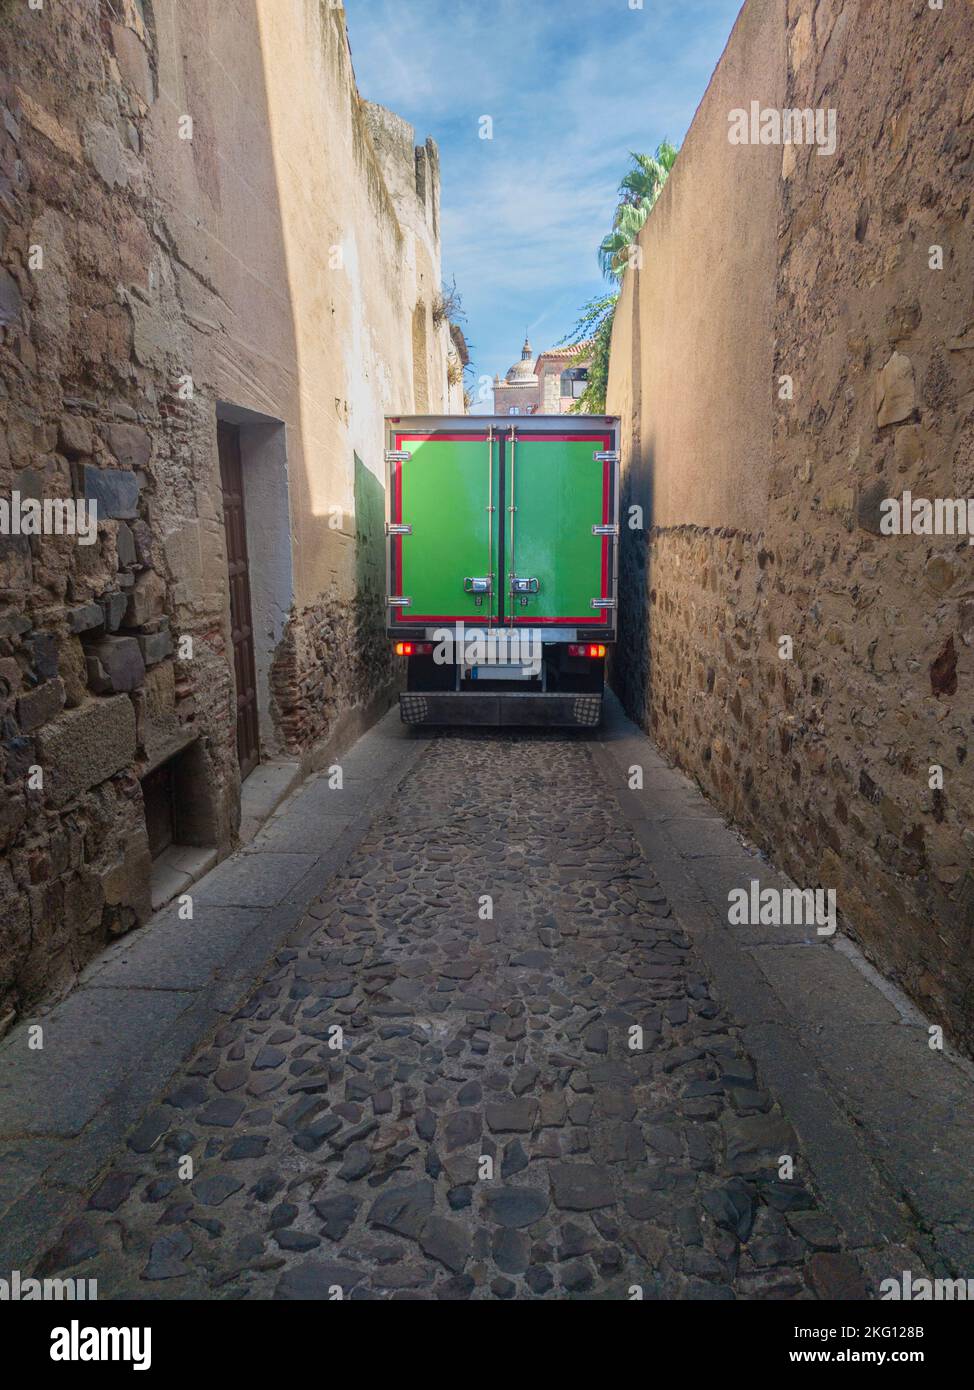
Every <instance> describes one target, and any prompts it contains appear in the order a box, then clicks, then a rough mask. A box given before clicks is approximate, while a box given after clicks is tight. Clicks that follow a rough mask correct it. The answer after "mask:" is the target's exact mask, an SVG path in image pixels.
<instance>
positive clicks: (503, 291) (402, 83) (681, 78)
mask: <svg viewBox="0 0 974 1390" xmlns="http://www.w3.org/2000/svg"><path fill="white" fill-rule="evenodd" d="M630 2H631V0H345V3H346V11H347V16H348V27H349V36H350V41H351V45H352V61H353V63H354V66H355V74H356V77H357V79H358V85H359V90H360V91H361V93H362V95H363V96H364V97H366V98H367V99H368V100H370V101H378V102H381V103H382V104H383V105H384V106H389V107H391V108H392V109H393V110H394V111H397V112H398V113H399V114H400V115H401V116H404V117H405V118H406V119H407V120H408V121H411V122H412V123H413V125H415V127H416V138H417V141H422V140H423V139H425V138H426V136H427V135H432V137H433V139H434V140H435V141H436V142H437V144H438V145H439V148H440V157H441V161H442V223H443V272H444V278H445V279H446V281H447V282H449V281H450V280H452V278H453V277H454V276H455V277H456V282H457V289H458V290H459V292H460V294H461V297H462V299H463V307H464V311H465V313H466V316H467V322H466V324H465V326H464V327H465V332H466V335H467V338H468V339H469V341H470V343H471V346H472V357H473V363H472V366H473V370H474V373H475V376H474V384H476V379H477V377H478V376H479V375H480V374H482V373H486V374H489V375H490V376H491V377H492V376H493V375H494V373H495V372H500V373H501V375H503V374H504V372H505V371H506V370H507V368H508V367H509V366H510V365H511V363H512V362H513V361H515V360H516V359H517V358H518V356H519V355H520V347H521V343H522V341H523V339H524V333H525V330H527V332H528V333H529V335H530V337H531V343H532V346H533V347H534V349H535V351H536V352H537V351H540V350H542V349H544V348H548V347H553V346H554V345H555V343H557V342H558V341H559V339H561V338H562V337H564V335H565V334H566V333H567V332H568V331H569V330H570V329H571V328H572V326H573V324H574V323H575V320H576V318H577V317H578V311H579V310H580V309H581V307H582V305H583V304H584V303H585V302H586V300H588V299H590V298H592V297H593V296H594V295H596V294H598V293H600V292H601V290H602V288H603V285H604V282H603V281H602V279H601V277H600V274H599V269H598V264H597V261H596V248H597V247H598V243H599V241H600V240H601V238H602V236H603V235H604V234H605V232H606V231H608V230H609V227H610V225H611V220H612V214H613V211H614V209H615V204H616V198H615V193H616V189H617V187H618V184H619V180H620V178H621V177H622V174H623V173H624V171H625V169H626V167H627V165H628V162H629V151H630V150H640V151H648V152H650V153H651V152H652V151H654V150H655V149H656V146H657V145H658V144H659V143H660V141H661V140H664V139H669V140H671V141H673V142H674V143H675V144H679V143H680V142H681V141H682V140H683V137H684V135H685V133H686V131H687V128H688V127H689V125H690V122H691V121H692V119H693V113H694V111H695V110H696V108H697V105H698V103H699V101H700V98H701V97H702V96H703V94H704V91H705V89H706V86H707V83H708V81H709V80H710V75H711V73H712V72H713V69H714V67H715V66H716V63H717V60H718V58H719V57H720V54H721V53H722V51H723V48H724V45H725V44H726V42H727V39H728V37H729V35H730V31H731V29H732V28H733V25H734V21H735V19H736V18H737V15H738V12H739V10H740V8H741V0H643V8H642V9H638V8H636V9H630ZM632 3H636V0H632ZM485 115H489V116H490V117H491V118H492V120H493V139H492V140H482V139H480V138H479V133H478V132H479V128H480V124H479V123H480V118H481V117H482V116H485ZM488 404H489V403H488ZM480 408H481V409H484V408H485V407H483V406H481V407H480Z"/></svg>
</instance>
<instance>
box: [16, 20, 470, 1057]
mask: <svg viewBox="0 0 974 1390" xmlns="http://www.w3.org/2000/svg"><path fill="white" fill-rule="evenodd" d="M0 74H2V75H0V102H2V107H3V110H2V116H3V123H2V126H0V363H2V366H0V498H3V499H9V503H12V502H13V500H14V499H15V498H20V499H25V498H26V499H30V498H34V499H49V500H50V499H60V502H63V503H65V504H68V503H70V504H72V505H73V504H74V502H76V501H81V502H88V501H95V502H97V507H98V511H97V516H98V522H97V535H96V536H94V537H93V538H92V543H91V544H83V543H79V541H80V538H79V537H78V536H73V535H67V534H63V535H56V534H40V535H25V534H14V533H13V532H12V530H11V527H10V526H9V525H8V526H7V534H4V535H2V536H0V722H2V730H0V734H2V737H0V772H2V780H3V798H2V802H0V1030H2V1028H3V1027H4V1026H5V1024H7V1023H9V1021H10V1020H11V1019H12V1018H13V1017H14V1016H15V1015H16V1013H17V1012H18V1011H20V1010H21V1009H23V1008H24V1007H25V1006H27V1005H29V1004H30V1003H31V1002H32V1001H33V1000H35V999H36V998H38V997H39V995H40V994H41V993H42V992H43V991H45V990H48V989H50V988H52V987H59V986H62V985H64V984H66V983H67V982H69V981H70V980H71V979H72V978H74V976H75V975H76V974H77V972H78V970H79V969H80V967H81V966H82V965H83V964H84V963H85V961H86V960H87V959H88V958H90V957H91V956H92V955H93V954H94V953H95V952H96V951H97V950H98V949H99V948H100V947H101V946H102V945H103V944H104V943H105V942H106V941H107V940H108V939H110V938H111V937H113V936H116V935H118V934H120V933H123V932H126V931H128V930H129V929H130V928H132V927H134V926H136V925H137V924H139V923H141V922H142V921H144V920H145V918H146V917H147V915H148V914H149V912H150V909H151V906H152V903H153V898H154V897H155V900H156V901H159V900H161V899H164V898H165V897H166V896H167V895H169V894H172V893H173V892H175V891H180V890H181V889H182V888H184V887H186V886H187V885H188V884H189V883H190V882H191V880H192V878H193V876H194V875H196V874H198V873H199V872H200V871H202V869H203V868H204V867H205V866H207V865H208V864H209V863H211V862H213V860H214V859H216V858H219V857H222V856H224V855H225V854H227V853H228V852H229V850H230V849H231V848H232V847H233V846H234V844H235V843H236V841H237V835H238V826H239V824H240V818H241V789H242V787H243V789H244V792H245V793H246V790H247V783H246V781H245V779H246V777H247V775H248V774H251V775H253V781H252V782H251V783H250V785H251V786H255V785H257V784H258V783H260V782H261V777H262V776H263V771H262V773H261V774H258V775H254V769H255V768H257V767H259V766H260V765H261V764H264V765H265V766H266V765H267V764H268V763H270V765H271V766H272V767H275V766H284V767H287V766H291V767H294V768H297V769H301V768H306V767H308V766H310V765H320V764H321V763H322V762H324V761H329V760H330V759H331V757H333V756H334V754H335V751H336V749H340V747H342V746H344V743H343V741H345V740H347V739H349V738H350V737H351V736H352V734H353V733H354V731H355V729H356V728H357V727H358V726H360V725H361V724H362V723H363V722H365V721H366V720H368V719H369V718H370V717H372V715H373V713H374V712H376V711H378V710H379V709H381V708H382V707H383V702H384V701H385V700H387V699H388V698H389V694H390V691H391V688H392V686H393V685H394V683H395V678H396V672H395V670H394V667H393V664H392V662H391V659H390V656H389V649H388V643H387V642H386V641H385V639H384V631H383V629H384V611H383V607H382V602H383V521H384V513H383V476H384V462H383V431H382V419H383V415H384V414H385V413H386V412H395V411H402V412H404V413H405V412H411V411H427V410H428V411H443V410H447V409H453V410H458V409H459V410H462V409H463V404H462V382H461V384H460V385H459V387H458V385H457V383H456V375H457V373H456V360H457V349H456V347H455V345H453V344H452V343H451V335H450V326H449V324H448V323H445V322H442V321H440V320H438V319H437V317H436V314H435V312H434V311H435V306H436V302H437V299H438V296H439V293H440V287H441V279H440V244H439V235H440V228H439V163H438V155H437V150H436V146H435V145H434V144H433V142H432V141H429V140H428V141H427V142H426V143H425V144H424V145H420V146H418V147H416V146H415V145H414V136H413V131H412V129H411V127H409V126H408V125H407V124H406V123H405V122H404V121H401V120H400V119H399V118H398V117H396V116H394V115H392V114H391V113H390V112H387V111H384V110H382V109H381V108H379V107H376V106H373V105H370V104H369V103H366V102H364V101H362V100H361V98H360V97H359V95H358V92H357V90H356V86H355V80H354V75H353V71H352V65H351V58H350V54H349V47H348V41H347V37H346V32H345V23H344V17H343V13H342V11H341V10H340V9H338V8H336V7H334V6H329V5H322V4H319V3H317V0H194V3H193V4H185V3H182V0H152V3H151V4H150V3H149V0H114V3H112V4H108V3H107V0H98V2H97V3H96V0H91V3H85V4H83V5H70V6H68V5H59V4H45V5H44V6H43V7H41V8H39V9H33V8H30V7H28V5H26V4H9V3H8V4H6V5H4V7H3V23H2V25H0ZM451 360H452V361H453V363H454V365H453V368H452V369H451V365H450V364H451ZM2 510H3V509H0V511H2ZM7 512H8V513H9V514H10V515H12V514H13V508H12V507H11V506H10V505H8V508H7ZM261 785H264V784H263V783H261Z"/></svg>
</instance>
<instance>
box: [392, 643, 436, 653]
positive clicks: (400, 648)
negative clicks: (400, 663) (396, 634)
mask: <svg viewBox="0 0 974 1390" xmlns="http://www.w3.org/2000/svg"><path fill="white" fill-rule="evenodd" d="M432 655H433V643H432V642H397V643H396V656H432Z"/></svg>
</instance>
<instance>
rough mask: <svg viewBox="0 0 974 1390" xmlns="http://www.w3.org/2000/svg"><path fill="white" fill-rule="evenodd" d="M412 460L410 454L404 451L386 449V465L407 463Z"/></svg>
mask: <svg viewBox="0 0 974 1390" xmlns="http://www.w3.org/2000/svg"><path fill="white" fill-rule="evenodd" d="M411 458H412V454H410V453H407V452H406V450H405V449H387V450H386V463H407V462H408V461H409V459H411Z"/></svg>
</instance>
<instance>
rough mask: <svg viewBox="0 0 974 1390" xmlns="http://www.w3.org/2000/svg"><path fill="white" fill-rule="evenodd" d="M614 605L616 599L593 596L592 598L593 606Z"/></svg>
mask: <svg viewBox="0 0 974 1390" xmlns="http://www.w3.org/2000/svg"><path fill="white" fill-rule="evenodd" d="M615 606H616V601H615V599H614V598H593V600H592V607H593V608H615Z"/></svg>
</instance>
